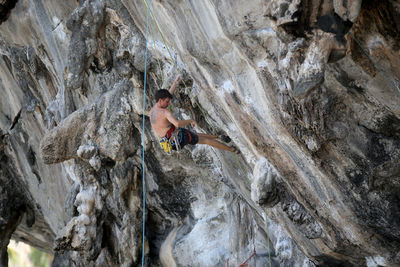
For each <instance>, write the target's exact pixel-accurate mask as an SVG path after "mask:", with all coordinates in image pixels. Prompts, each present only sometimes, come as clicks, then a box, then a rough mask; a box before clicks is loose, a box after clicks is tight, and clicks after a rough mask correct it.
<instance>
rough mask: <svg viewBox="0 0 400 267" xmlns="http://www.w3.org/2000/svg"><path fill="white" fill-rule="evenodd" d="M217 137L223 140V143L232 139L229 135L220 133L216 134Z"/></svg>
mask: <svg viewBox="0 0 400 267" xmlns="http://www.w3.org/2000/svg"><path fill="white" fill-rule="evenodd" d="M218 138H219V139H221V140H222V141H223V142H225V143H230V142H231V141H232V140H231V138H230V137H229V136H227V135H224V134H221V135H220V136H218Z"/></svg>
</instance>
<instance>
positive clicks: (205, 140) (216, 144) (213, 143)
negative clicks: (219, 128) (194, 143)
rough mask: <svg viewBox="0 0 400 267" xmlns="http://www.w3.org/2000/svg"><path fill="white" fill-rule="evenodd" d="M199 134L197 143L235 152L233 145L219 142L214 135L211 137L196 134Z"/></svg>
mask: <svg viewBox="0 0 400 267" xmlns="http://www.w3.org/2000/svg"><path fill="white" fill-rule="evenodd" d="M198 136H199V142H198V144H205V145H209V146H212V147H215V148H218V149H222V150H226V151H230V152H235V151H236V149H235V148H234V147H229V146H227V145H224V144H222V143H220V142H218V141H217V140H215V138H216V137H212V138H208V137H205V136H204V135H203V134H198Z"/></svg>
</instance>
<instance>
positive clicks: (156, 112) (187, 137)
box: [150, 76, 240, 154]
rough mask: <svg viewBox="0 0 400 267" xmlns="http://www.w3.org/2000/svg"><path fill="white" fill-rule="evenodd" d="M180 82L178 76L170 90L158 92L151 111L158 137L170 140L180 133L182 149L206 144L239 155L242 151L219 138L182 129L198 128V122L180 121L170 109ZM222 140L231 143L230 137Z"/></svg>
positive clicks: (151, 118) (151, 119) (174, 147)
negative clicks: (187, 146)
mask: <svg viewBox="0 0 400 267" xmlns="http://www.w3.org/2000/svg"><path fill="white" fill-rule="evenodd" d="M180 81H181V77H180V76H178V77H177V78H176V79H175V81H174V83H173V84H172V86H171V88H170V89H169V90H166V89H161V90H158V91H157V93H156V95H155V98H156V102H157V103H156V104H155V105H154V106H153V107H152V108H151V110H150V122H151V126H152V127H153V130H154V131H155V133H156V134H157V135H158V137H160V139H163V138H164V137H165V138H167V139H170V138H171V135H172V134H173V132H174V131H179V132H178V136H179V147H180V148H183V147H184V146H185V145H187V144H191V145H195V144H206V145H209V146H212V147H215V148H219V149H223V150H227V151H230V152H233V153H236V154H239V153H240V151H239V150H238V149H237V148H236V147H233V146H232V147H229V146H227V145H224V144H222V143H220V142H218V141H217V138H218V137H217V136H215V135H209V134H201V133H194V132H192V131H189V130H187V129H185V128H181V127H185V126H187V125H189V124H190V125H191V126H192V127H194V126H196V122H195V121H194V120H178V119H176V118H175V117H174V115H172V112H171V111H170V110H169V109H168V106H169V102H170V100H171V99H172V95H173V93H174V92H175V89H176V87H177V85H178V84H179V82H180ZM221 139H223V141H225V142H229V141H230V138H229V137H228V136H221ZM173 149H174V150H176V145H173Z"/></svg>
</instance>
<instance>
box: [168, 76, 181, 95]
mask: <svg viewBox="0 0 400 267" xmlns="http://www.w3.org/2000/svg"><path fill="white" fill-rule="evenodd" d="M181 80H182V77H181V75H178V77H176V79H175V81H174V82H173V83H172V85H171V88H169V90H168V91H169V93H170V94H171V95H173V94H174V92H175V90H176V87H177V86H178V84H179V83H180V81H181Z"/></svg>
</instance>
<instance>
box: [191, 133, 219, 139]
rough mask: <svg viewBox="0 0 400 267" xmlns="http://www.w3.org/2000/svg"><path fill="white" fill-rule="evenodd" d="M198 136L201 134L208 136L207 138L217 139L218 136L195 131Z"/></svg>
mask: <svg viewBox="0 0 400 267" xmlns="http://www.w3.org/2000/svg"><path fill="white" fill-rule="evenodd" d="M196 134H197V135H198V136H199V137H200V136H202V137H204V138H209V139H217V138H218V136H216V135H211V134H203V133H196Z"/></svg>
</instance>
